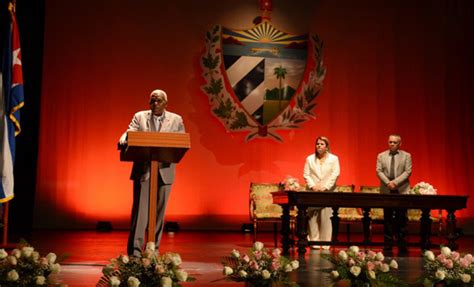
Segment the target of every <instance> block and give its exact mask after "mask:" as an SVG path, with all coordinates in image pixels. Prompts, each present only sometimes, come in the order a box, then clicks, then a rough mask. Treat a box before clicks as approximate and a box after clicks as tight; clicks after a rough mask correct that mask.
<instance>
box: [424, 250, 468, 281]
mask: <svg viewBox="0 0 474 287" xmlns="http://www.w3.org/2000/svg"><path fill="white" fill-rule="evenodd" d="M473 262H474V257H473V256H472V255H471V254H466V255H464V256H462V255H461V254H460V253H458V252H456V251H451V249H449V248H448V247H441V252H440V254H438V255H437V256H435V254H434V253H433V252H432V251H429V250H428V251H425V253H424V265H423V269H424V273H423V276H422V277H421V279H420V281H421V282H422V283H423V285H425V286H433V285H435V284H438V283H440V284H442V285H445V286H464V285H466V286H472V284H473V283H474V281H473V276H474V263H473ZM468 284H469V285H468Z"/></svg>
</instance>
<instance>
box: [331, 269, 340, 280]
mask: <svg viewBox="0 0 474 287" xmlns="http://www.w3.org/2000/svg"><path fill="white" fill-rule="evenodd" d="M331 276H332V278H334V279H336V278H338V277H339V272H337V271H336V270H333V271H331Z"/></svg>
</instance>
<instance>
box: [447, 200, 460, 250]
mask: <svg viewBox="0 0 474 287" xmlns="http://www.w3.org/2000/svg"><path fill="white" fill-rule="evenodd" d="M447 211H448V216H447V217H446V239H447V240H448V247H449V248H451V250H456V249H458V245H457V244H456V240H457V239H458V237H459V235H458V234H457V233H456V216H455V215H454V212H455V210H452V209H448V210H447Z"/></svg>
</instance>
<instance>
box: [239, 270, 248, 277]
mask: <svg viewBox="0 0 474 287" xmlns="http://www.w3.org/2000/svg"><path fill="white" fill-rule="evenodd" d="M239 276H240V277H242V278H245V277H247V272H245V271H244V270H240V271H239Z"/></svg>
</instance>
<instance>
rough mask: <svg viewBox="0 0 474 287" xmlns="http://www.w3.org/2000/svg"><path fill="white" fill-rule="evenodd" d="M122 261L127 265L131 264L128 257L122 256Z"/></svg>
mask: <svg viewBox="0 0 474 287" xmlns="http://www.w3.org/2000/svg"><path fill="white" fill-rule="evenodd" d="M120 260H122V262H123V263H124V264H127V263H128V262H130V258H129V257H128V255H121V256H120Z"/></svg>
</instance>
